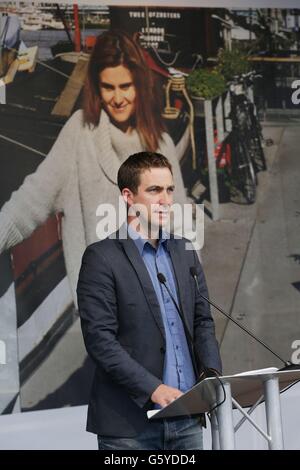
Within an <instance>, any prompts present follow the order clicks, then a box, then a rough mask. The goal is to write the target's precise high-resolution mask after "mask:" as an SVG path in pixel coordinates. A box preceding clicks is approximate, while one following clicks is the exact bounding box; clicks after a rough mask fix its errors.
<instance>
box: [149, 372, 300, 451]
mask: <svg viewBox="0 0 300 470" xmlns="http://www.w3.org/2000/svg"><path fill="white" fill-rule="evenodd" d="M299 380H300V370H286V371H278V370H276V369H261V370H260V371H252V372H247V373H244V374H238V375H228V376H221V377H218V378H216V377H209V378H207V379H205V380H203V381H202V382H200V383H198V384H196V385H195V386H194V387H193V388H191V390H189V391H188V392H186V393H185V394H184V395H182V396H181V397H179V398H177V399H176V400H174V402H172V403H171V404H170V405H168V406H166V407H165V408H162V409H161V410H158V411H152V412H149V413H148V417H149V419H151V420H155V419H161V418H171V417H175V416H186V415H188V416H190V415H195V414H199V413H205V412H210V411H211V410H213V411H212V413H211V416H212V419H211V432H212V447H213V449H223V450H226V449H227V450H229V449H235V432H236V431H237V429H238V428H239V427H240V426H241V424H242V423H243V422H244V421H245V420H248V421H249V422H250V423H251V424H252V426H254V428H255V429H256V430H257V431H258V432H259V433H260V434H261V435H262V436H263V437H264V438H265V439H266V440H267V441H268V445H269V449H270V450H275V449H276V450H280V449H283V448H284V447H283V434H282V418H281V406H280V393H282V392H283V391H284V390H285V389H286V388H288V387H290V386H291V385H293V384H295V383H296V382H298V381H299ZM262 402H265V409H266V421H267V431H264V430H263V429H262V428H261V427H260V426H259V425H258V424H257V423H256V422H255V421H254V419H253V418H252V417H251V413H252V412H253V411H254V409H255V408H256V407H257V406H258V405H259V404H260V403H262ZM234 408H235V409H238V410H239V411H240V412H241V413H242V415H243V418H242V419H241V420H240V421H239V422H238V423H237V424H236V425H235V426H234V424H233V409H234ZM244 408H250V409H249V410H248V411H246V410H244ZM299 422H300V411H299Z"/></svg>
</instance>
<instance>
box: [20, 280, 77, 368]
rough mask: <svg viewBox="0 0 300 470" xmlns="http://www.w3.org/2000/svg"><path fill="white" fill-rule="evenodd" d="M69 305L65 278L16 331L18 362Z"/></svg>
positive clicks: (69, 297) (70, 302)
mask: <svg viewBox="0 0 300 470" xmlns="http://www.w3.org/2000/svg"><path fill="white" fill-rule="evenodd" d="M71 304H72V295H71V290H70V287H69V282H68V279H67V277H65V278H64V279H63V280H62V281H61V282H60V283H59V284H58V285H57V286H56V287H55V289H53V291H52V292H51V293H50V294H49V295H48V297H46V299H45V300H44V301H43V302H42V303H41V305H39V307H38V308H37V309H36V310H35V312H34V313H33V314H32V315H31V316H30V317H29V318H28V320H27V321H26V322H25V323H24V324H23V325H22V326H21V327H20V328H19V329H18V341H19V360H20V361H22V359H24V357H26V356H27V354H29V353H30V351H32V349H33V348H34V347H35V346H37V345H38V344H39V343H40V342H41V340H42V339H43V337H44V336H45V334H46V333H47V332H48V331H49V330H50V328H51V327H52V326H53V324H54V323H55V322H56V320H57V319H58V318H59V317H60V315H61V314H62V313H63V312H64V311H65V310H66V309H67V308H68V307H69V306H70V305H71Z"/></svg>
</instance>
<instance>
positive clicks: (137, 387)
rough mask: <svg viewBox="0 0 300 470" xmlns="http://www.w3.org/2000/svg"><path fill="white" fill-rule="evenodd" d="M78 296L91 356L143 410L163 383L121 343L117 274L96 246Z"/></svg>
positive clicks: (85, 267) (87, 257) (83, 269)
mask: <svg viewBox="0 0 300 470" xmlns="http://www.w3.org/2000/svg"><path fill="white" fill-rule="evenodd" d="M77 297H78V307H79V314H80V318H81V327H82V333H83V337H84V342H85V346H86V349H87V351H88V353H89V355H90V356H91V357H92V359H93V360H94V361H95V362H96V364H97V365H98V366H99V367H100V368H101V369H103V370H104V371H105V373H106V374H107V375H108V376H109V377H110V378H111V380H112V381H113V382H114V383H116V384H118V385H121V386H123V387H124V388H125V389H126V390H127V392H128V394H129V396H130V397H131V399H132V400H133V401H134V402H135V403H136V404H137V405H138V406H139V407H141V408H142V407H143V406H144V405H145V404H146V403H147V402H148V401H149V399H150V397H151V395H152V393H153V392H154V390H155V389H156V388H157V387H158V386H159V385H160V384H161V383H162V382H161V380H159V379H158V378H157V377H155V376H154V375H152V374H151V373H150V372H149V371H147V370H146V369H145V368H144V367H143V366H141V365H140V364H139V363H138V362H137V361H136V360H134V359H133V358H132V357H131V356H130V354H128V352H127V351H126V350H125V349H124V348H123V347H122V345H121V344H120V342H119V341H118V338H117V333H118V305H117V296H116V288H115V282H114V275H113V272H112V269H111V267H110V265H109V263H108V261H107V260H106V259H105V257H104V256H103V255H102V254H99V252H98V250H97V247H96V246H95V245H94V244H93V245H90V246H89V247H88V248H87V249H86V251H85V253H84V255H83V259H82V265H81V270H80V274H79V280H78V285H77Z"/></svg>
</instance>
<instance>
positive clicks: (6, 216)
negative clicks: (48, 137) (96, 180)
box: [0, 111, 81, 253]
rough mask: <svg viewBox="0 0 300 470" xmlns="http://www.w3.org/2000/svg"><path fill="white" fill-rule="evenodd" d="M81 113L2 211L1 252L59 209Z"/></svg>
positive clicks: (67, 125)
mask: <svg viewBox="0 0 300 470" xmlns="http://www.w3.org/2000/svg"><path fill="white" fill-rule="evenodd" d="M80 125H81V119H80V111H77V112H76V113H74V114H73V116H72V117H71V118H70V119H69V120H68V121H67V123H66V124H65V125H64V127H63V128H62V130H61V132H60V134H59V135H58V137H57V139H56V141H55V143H54V145H53V147H52V149H51V150H50V152H49V154H48V155H47V157H46V158H45V159H44V160H43V161H42V163H41V164H40V165H39V166H38V168H37V169H36V171H35V172H34V173H32V174H30V175H28V176H26V178H25V179H24V182H23V183H22V185H21V186H20V187H19V189H17V190H16V191H14V192H13V193H12V195H11V197H10V199H9V201H7V202H6V203H5V204H4V205H3V206H2V208H1V211H0V253H1V252H2V251H4V250H5V249H8V248H10V247H12V246H14V245H16V244H17V243H20V242H21V241H22V240H24V239H25V238H27V237H29V236H30V235H31V233H32V232H33V231H34V230H35V229H36V228H37V227H38V226H39V225H41V224H42V223H43V222H45V220H46V219H47V218H48V216H49V215H50V214H51V213H53V212H55V211H56V210H61V209H62V208H58V207H57V206H56V204H57V200H58V196H59V194H60V192H61V190H62V189H63V188H64V186H65V184H66V180H67V178H68V176H69V175H70V165H71V164H72V159H74V158H75V155H74V141H75V139H76V136H77V135H78V131H79V126H80Z"/></svg>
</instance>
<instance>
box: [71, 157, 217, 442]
mask: <svg viewBox="0 0 300 470" xmlns="http://www.w3.org/2000/svg"><path fill="white" fill-rule="evenodd" d="M118 185H119V188H120V191H121V193H122V196H123V198H124V200H125V202H126V204H127V208H128V217H127V224H126V226H123V227H121V229H120V231H119V232H117V233H116V234H114V236H112V237H109V238H107V239H105V240H103V241H99V242H96V243H94V244H92V245H90V246H89V247H88V248H87V249H86V251H85V253H84V255H83V259H82V266H81V270H80V275H79V281H78V286H77V295H78V305H79V312H80V317H81V326H82V332H83V337H84V341H85V345H86V349H87V351H88V353H89V355H90V356H91V358H92V359H93V360H94V362H95V364H96V371H95V377H94V382H93V386H92V391H91V397H90V402H89V408H88V422H87V430H88V431H90V432H94V433H96V434H97V435H98V444H99V449H100V450H198V449H202V447H203V446H202V425H201V423H202V419H201V416H192V417H182V418H181V417H180V418H169V419H162V420H157V421H156V420H155V421H149V420H148V419H147V411H148V410H150V409H153V408H160V407H164V406H166V405H168V404H169V403H171V402H172V401H173V400H174V399H176V398H178V397H179V396H180V395H182V394H183V393H184V392H185V391H187V390H189V389H190V388H191V387H192V386H193V385H194V384H195V383H196V382H197V381H198V380H199V378H200V377H201V376H203V375H204V371H207V369H210V370H211V371H213V372H215V373H221V368H222V366H221V359H220V354H219V348H218V344H217V341H216V338H215V328H214V322H213V319H212V317H211V314H210V309H209V306H208V304H207V303H205V301H203V300H202V299H201V298H200V296H199V295H198V294H197V291H196V288H195V283H194V280H193V278H192V277H191V274H190V268H191V267H194V268H195V269H196V270H197V274H198V282H199V285H200V289H201V292H202V293H203V295H205V296H207V288H206V283H205V278H204V274H203V271H202V267H201V265H200V262H199V259H198V256H197V254H196V252H195V251H193V250H188V249H186V248H187V245H188V241H187V240H185V239H183V238H181V239H179V238H177V237H174V236H172V234H170V233H168V232H167V231H166V230H164V228H165V227H166V226H168V223H169V218H170V212H171V206H172V203H173V192H174V183H173V176H172V167H171V165H170V163H169V161H168V160H167V159H166V158H165V157H164V156H163V155H160V154H157V153H151V152H141V153H138V154H134V155H131V156H130V157H129V158H128V159H127V160H126V161H125V162H124V163H123V164H122V165H121V167H120V169H119V172H118Z"/></svg>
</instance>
